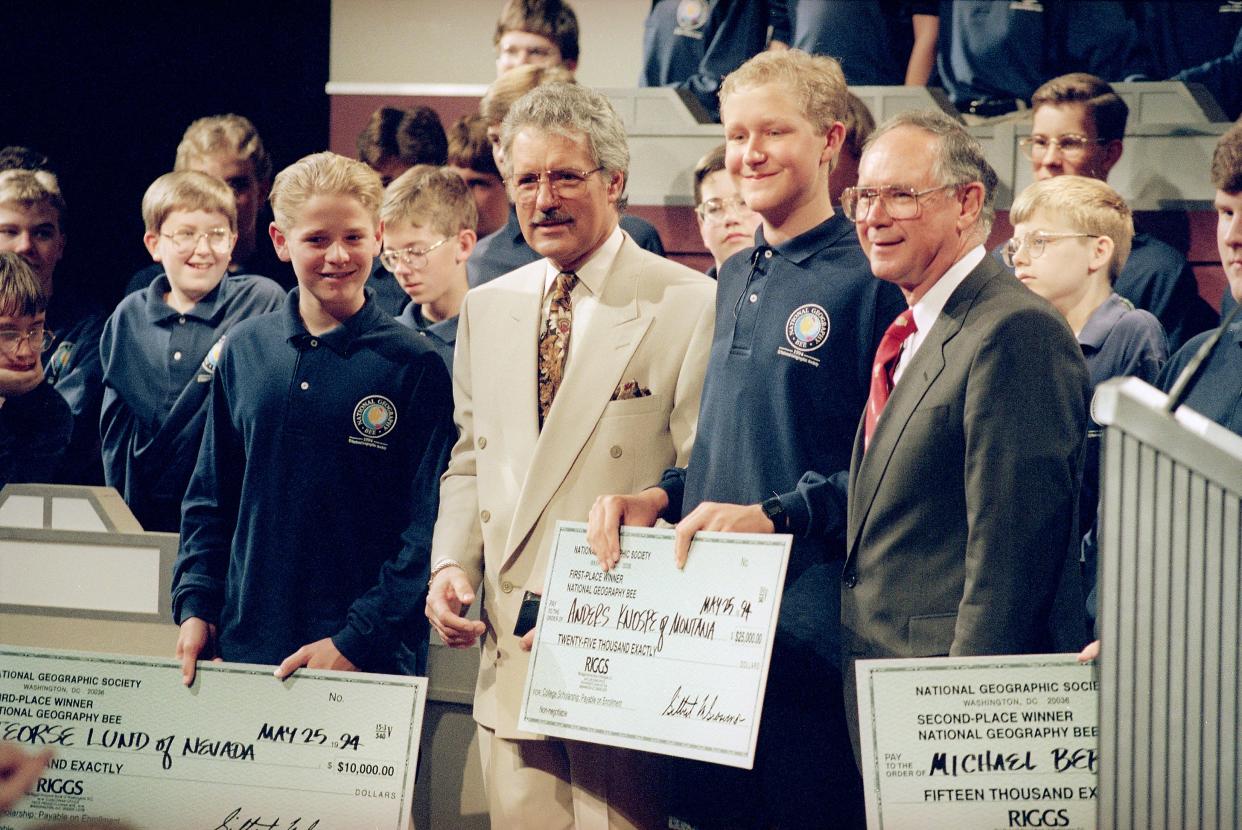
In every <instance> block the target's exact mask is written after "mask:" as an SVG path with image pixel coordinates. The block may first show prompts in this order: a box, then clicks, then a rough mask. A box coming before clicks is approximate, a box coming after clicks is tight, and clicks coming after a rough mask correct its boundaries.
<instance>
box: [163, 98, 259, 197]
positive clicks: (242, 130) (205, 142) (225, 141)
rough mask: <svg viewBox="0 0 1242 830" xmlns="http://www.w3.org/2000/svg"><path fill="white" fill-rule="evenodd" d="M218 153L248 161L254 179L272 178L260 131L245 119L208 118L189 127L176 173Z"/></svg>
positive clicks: (182, 138) (229, 117)
mask: <svg viewBox="0 0 1242 830" xmlns="http://www.w3.org/2000/svg"><path fill="white" fill-rule="evenodd" d="M217 153H233V154H236V155H237V156H238V158H240V159H241V160H242V161H249V162H250V166H251V167H252V168H253V170H254V176H255V178H256V179H258V180H259V181H261V182H266V181H268V180H269V179H271V177H272V159H271V156H269V155H268V154H267V150H266V149H264V147H263V139H261V138H259V131H258V130H256V129H255V128H254V124H251V123H250V119H249V118H247V117H246V116H244V115H235V114H233V113H228V114H227V115H209V116H207V117H206V118H200V119H198V120H197V121H195V122H194V123H192V124H190V126H189V127H186V130H185V135H183V136H182V137H181V143H180V144H178V145H177V160H176V162H175V163H174V164H173V169H174V170H189V169H190V165H191V164H193V163H194V162H195V161H197V160H199V159H202V158H205V157H207V156H213V155H215V154H217Z"/></svg>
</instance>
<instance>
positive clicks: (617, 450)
mask: <svg viewBox="0 0 1242 830" xmlns="http://www.w3.org/2000/svg"><path fill="white" fill-rule="evenodd" d="M608 454H609V455H611V456H612V457H613V458H620V457H621V447H620V446H618V445H617V444H613V445H612V449H610V450H608Z"/></svg>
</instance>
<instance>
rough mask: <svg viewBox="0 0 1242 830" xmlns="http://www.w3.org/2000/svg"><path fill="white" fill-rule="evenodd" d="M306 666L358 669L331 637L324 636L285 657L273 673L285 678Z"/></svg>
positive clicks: (339, 669)
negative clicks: (338, 648) (339, 649)
mask: <svg viewBox="0 0 1242 830" xmlns="http://www.w3.org/2000/svg"><path fill="white" fill-rule="evenodd" d="M303 666H306V668H308V669H332V670H333V671H358V667H357V666H355V665H354V664H353V663H351V662H349V658H348V657H346V656H345V655H344V654H341V652H340V651H338V650H337V647H336V644H335V643H333V642H332V638H331V637H324V638H323V639H322V640H316V641H315V642H313V643H310V644H308V645H304V646H302V647H301V648H300V649H298V650H297V651H295V652H293V654H290V655H289V656H288V657H286V658H285V660H284V662H283V663H281V664H280V665H279V666H277V667H276V671H275V672H273V674H275V675H276V677H277V678H279V679H280V680H284V679H285V678H286V677H288V676H289V675H291V674H293V672H294V670H295V669H300V668H302V667H303Z"/></svg>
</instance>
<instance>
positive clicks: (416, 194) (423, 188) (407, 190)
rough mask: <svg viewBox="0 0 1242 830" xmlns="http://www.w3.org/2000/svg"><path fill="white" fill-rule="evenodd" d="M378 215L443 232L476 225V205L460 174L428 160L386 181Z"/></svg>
mask: <svg viewBox="0 0 1242 830" xmlns="http://www.w3.org/2000/svg"><path fill="white" fill-rule="evenodd" d="M380 218H381V219H383V220H384V224H385V225H390V226H391V225H392V224H393V223H395V222H408V223H410V224H411V225H419V226H426V227H430V228H432V229H433V230H435V232H436V233H442V234H444V235H445V236H456V235H457V233H458V232H459V231H462V230H474V229H475V228H476V227H477V226H478V224H479V209H478V208H477V207H476V206H475V204H474V197H473V196H471V195H470V188H468V187H467V186H466V183H465V182H464V181H462V178H461V176H459V175H457V174H456V173H454V172H452V171H450V170H445V169H443V168H440V167H433V166H431V165H430V164H419V165H416V166H414V167H411V168H410V169H409V170H406V171H405V172H404V173H402V174H401V175H400V176H398V177H397V178H396V179H394V180H393V182H392V184H390V185H388V189H387V190H385V191H384V204H383V206H382V207H381V208H380Z"/></svg>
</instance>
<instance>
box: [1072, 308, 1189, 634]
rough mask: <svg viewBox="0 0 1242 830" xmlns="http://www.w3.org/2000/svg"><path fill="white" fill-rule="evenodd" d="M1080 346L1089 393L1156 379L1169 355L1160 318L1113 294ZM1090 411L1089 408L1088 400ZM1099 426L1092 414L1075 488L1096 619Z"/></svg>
mask: <svg viewBox="0 0 1242 830" xmlns="http://www.w3.org/2000/svg"><path fill="white" fill-rule="evenodd" d="M1078 345H1079V346H1080V347H1082V356H1083V357H1084V358H1085V359H1086V361H1087V372H1088V374H1089V376H1090V378H1091V391H1092V393H1093V394H1094V392H1095V388H1096V387H1097V386H1099V385H1100V384H1101V383H1103V382H1104V381H1106V380H1109V379H1110V378H1117V377H1137V378H1139V379H1141V380H1144V381H1146V382H1147V383H1150V384H1153V385H1154V384H1155V383H1156V378H1157V377H1158V376H1159V375H1160V369H1161V367H1163V366H1164V362H1165V361H1166V360H1168V359H1169V347H1168V344H1167V343H1166V341H1165V336H1164V329H1163V328H1161V327H1160V321H1159V320H1157V319H1156V318H1155V316H1154V315H1152V314H1151V313H1150V312H1148V311H1143V310H1142V309H1136V308H1135V307H1134V305H1133V304H1132V303H1131V302H1130V301H1129V300H1127V299H1125V298H1124V297H1122V296H1121V295H1119V294H1116V293H1114V294H1112V295H1110V296H1109V298H1108V299H1107V300H1105V301H1104V303H1103V304H1102V305H1100V307H1099V308H1097V309H1096V310H1095V311H1094V312H1092V313H1091V316H1090V317H1088V318H1087V322H1086V324H1085V325H1084V326H1083V327H1082V331H1080V332H1078ZM1087 403H1088V407H1087V411H1088V413H1089V412H1090V411H1091V408H1090V403H1091V402H1090V401H1088V402H1087ZM1102 437H1103V429H1102V428H1101V427H1100V425H1099V424H1098V423H1097V422H1096V420H1095V418H1091V419H1090V422H1089V423H1088V425H1087V443H1086V447H1085V449H1084V453H1083V468H1082V487H1081V489H1080V490H1079V501H1078V503H1079V506H1080V507H1079V526H1080V527H1082V528H1085V529H1086V532H1085V533H1084V538H1083V544H1082V561H1083V577H1084V580H1085V581H1084V585H1083V589H1084V590H1085V591H1086V592H1087V593H1088V600H1087V615H1088V618H1089V620H1091V621H1094V620H1095V571H1096V562H1097V560H1098V553H1097V551H1098V544H1097V541H1096V538H1095V517H1096V513H1097V509H1098V506H1099V498H1100V440H1101V438H1102Z"/></svg>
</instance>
